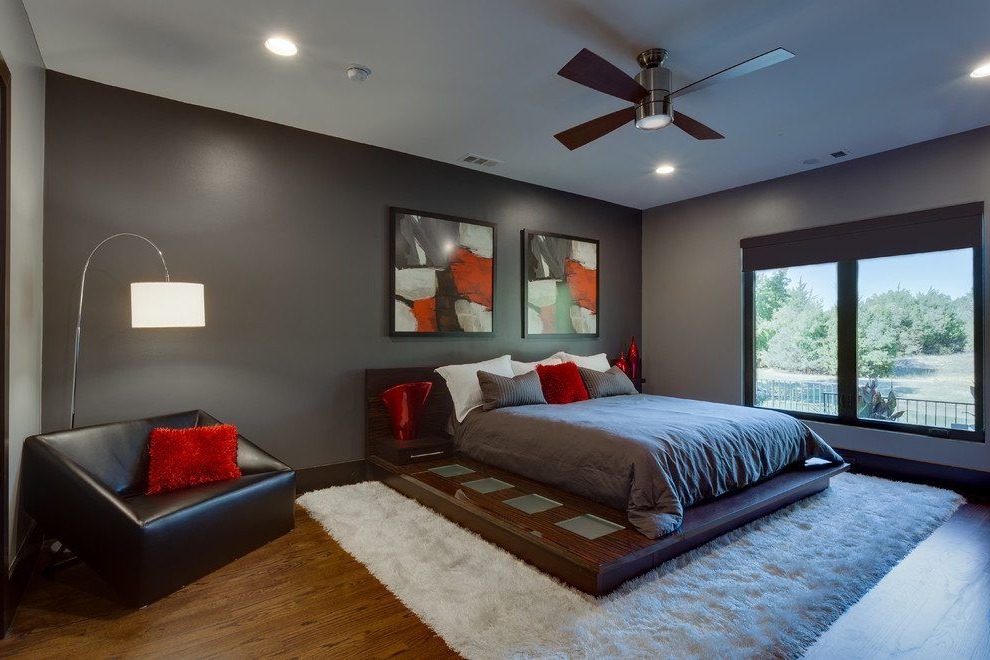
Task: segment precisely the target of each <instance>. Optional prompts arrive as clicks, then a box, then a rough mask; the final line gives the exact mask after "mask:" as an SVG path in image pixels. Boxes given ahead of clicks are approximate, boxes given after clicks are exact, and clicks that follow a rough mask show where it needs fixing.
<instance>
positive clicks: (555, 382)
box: [536, 362, 588, 403]
mask: <svg viewBox="0 0 990 660" xmlns="http://www.w3.org/2000/svg"><path fill="white" fill-rule="evenodd" d="M536 373H537V374H539V376H540V387H542V388H543V397H544V398H545V399H546V400H547V403H574V402H575V401H586V400H587V399H588V390H587V388H585V386H584V381H583V380H581V373H580V372H579V371H578V367H577V365H576V364H574V363H573V362H564V363H563V364H538V365H536Z"/></svg>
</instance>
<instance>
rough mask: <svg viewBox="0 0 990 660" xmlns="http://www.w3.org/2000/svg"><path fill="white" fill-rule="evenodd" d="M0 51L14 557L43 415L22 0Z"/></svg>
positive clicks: (33, 69) (30, 91)
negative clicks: (6, 93) (30, 444)
mask: <svg viewBox="0 0 990 660" xmlns="http://www.w3.org/2000/svg"><path fill="white" fill-rule="evenodd" d="M0 55H3V59H4V61H5V62H6V63H7V67H8V68H9V69H10V78H11V81H10V86H11V97H10V98H11V106H12V107H11V133H12V135H11V141H10V147H11V168H12V169H11V173H10V245H9V254H8V256H9V262H8V270H7V273H8V277H9V284H10V300H9V303H10V307H9V309H10V317H9V319H10V338H9V339H10V352H9V356H10V359H9V362H8V364H7V379H8V380H7V382H8V385H9V399H8V408H7V432H8V434H9V436H8V437H9V452H10V453H9V458H10V463H9V464H8V473H9V488H10V511H11V515H10V517H9V521H8V524H9V525H10V527H9V528H8V529H9V530H10V534H9V535H8V539H9V541H10V542H9V543H8V548H9V550H10V555H9V557H10V560H11V561H13V558H14V553H15V552H16V549H17V547H18V544H19V541H20V539H21V538H23V530H21V531H20V533H18V531H17V530H18V529H19V528H20V527H22V526H23V525H22V523H23V521H22V520H21V519H20V517H19V516H18V512H19V507H18V505H17V492H18V490H17V488H18V483H19V480H18V475H19V473H20V465H21V445H22V444H23V443H24V438H25V437H26V436H29V435H33V434H35V433H37V432H38V429H39V426H40V423H41V295H42V290H41V246H42V203H43V189H44V165H43V162H44V137H45V133H44V121H45V71H44V67H43V65H42V62H41V53H39V52H38V45H37V43H35V40H34V32H33V31H32V29H31V24H30V22H28V16H27V12H25V11H24V7H23V5H22V4H21V2H20V0H0Z"/></svg>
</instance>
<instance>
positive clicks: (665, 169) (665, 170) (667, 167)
mask: <svg viewBox="0 0 990 660" xmlns="http://www.w3.org/2000/svg"><path fill="white" fill-rule="evenodd" d="M676 169H677V168H676V167H674V166H673V165H671V164H669V163H665V164H663V165H661V166H660V167H658V168H657V169H656V170H654V171H655V172H656V173H657V174H673V173H674V170H676Z"/></svg>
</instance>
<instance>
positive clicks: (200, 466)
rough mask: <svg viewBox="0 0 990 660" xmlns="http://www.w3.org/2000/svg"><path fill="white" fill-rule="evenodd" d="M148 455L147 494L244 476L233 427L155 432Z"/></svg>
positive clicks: (202, 427) (208, 427) (153, 432)
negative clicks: (238, 458) (239, 465)
mask: <svg viewBox="0 0 990 660" xmlns="http://www.w3.org/2000/svg"><path fill="white" fill-rule="evenodd" d="M148 453H149V454H150V460H149V461H148V490H147V491H146V493H147V494H148V495H154V494H156V493H167V492H169V491H172V490H179V489H180V488H187V487H189V486H195V485H196V484H207V483H210V482H213V481H223V480H224V479H236V478H237V477H239V476H241V468H240V467H238V466H237V427H236V426H233V425H231V424H218V425H216V426H194V427H192V428H188V429H166V428H159V429H152V431H151V439H150V440H149V441H148Z"/></svg>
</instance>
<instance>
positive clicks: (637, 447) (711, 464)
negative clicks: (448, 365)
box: [455, 394, 842, 538]
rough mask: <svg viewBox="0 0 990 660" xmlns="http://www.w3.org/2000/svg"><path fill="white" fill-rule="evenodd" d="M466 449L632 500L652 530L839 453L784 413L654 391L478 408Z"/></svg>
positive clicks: (594, 493) (609, 499) (624, 504)
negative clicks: (690, 510) (794, 467)
mask: <svg viewBox="0 0 990 660" xmlns="http://www.w3.org/2000/svg"><path fill="white" fill-rule="evenodd" d="M455 445H456V448H457V450H458V451H460V452H462V453H464V454H466V455H467V456H470V457H471V458H474V459H477V460H479V461H482V462H484V463H488V464H489V465H493V466H495V467H499V468H502V469H504V470H509V471H510V472H515V473H517V474H521V475H523V476H524V477H529V478H530V479H535V480H537V481H540V482H542V483H545V484H548V485H550V486H553V487H555V488H560V489H561V490H564V491H568V492H571V493H574V494H576V495H580V496H582V497H587V498H588V499H591V500H594V501H596V502H599V503H601V504H604V505H606V506H609V507H612V508H615V509H619V510H625V511H626V512H627V515H628V517H629V522H630V523H631V524H632V525H633V527H635V528H636V529H638V530H639V531H640V532H642V533H643V534H645V535H646V536H648V537H650V538H657V537H659V536H662V535H664V534H667V533H669V532H672V531H674V530H676V529H677V528H678V527H680V525H681V520H682V518H683V515H684V509H685V507H688V506H691V505H692V504H695V503H696V502H700V501H702V500H705V499H708V498H712V497H717V496H719V495H723V494H725V493H728V492H731V491H733V490H737V489H739V488H743V487H744V486H748V485H750V484H753V483H756V482H758V481H760V480H762V479H765V478H767V477H770V476H772V475H773V474H774V473H776V472H779V471H780V470H782V469H784V468H786V467H788V466H791V465H793V464H795V463H801V462H804V461H805V460H807V459H809V458H821V459H824V460H826V461H829V462H841V460H842V459H841V458H840V457H839V455H838V454H836V453H835V451H833V450H832V448H831V447H829V446H828V445H827V444H826V443H825V441H824V440H822V439H821V438H820V437H819V436H818V434H816V433H815V432H814V431H812V430H811V429H810V428H808V427H807V426H806V425H805V424H804V423H802V422H801V421H800V420H798V419H795V418H794V417H791V416H789V415H785V414H783V413H778V412H773V411H771V410H762V409H759V408H746V407H742V406H731V405H726V404H720V403H709V402H704V401H691V400H688V399H675V398H671V397H664V396H652V395H646V394H638V395H627V396H614V397H608V398H603V399H592V400H590V401H581V402H578V403H570V404H565V405H546V404H544V405H532V406H519V407H515V408H500V409H497V410H489V411H482V410H481V409H476V410H475V411H473V412H471V413H470V414H469V415H468V416H467V417H466V418H465V419H464V422H463V423H461V424H459V425H457V429H456V434H455Z"/></svg>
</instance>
